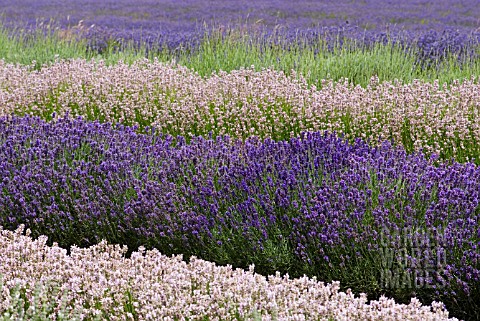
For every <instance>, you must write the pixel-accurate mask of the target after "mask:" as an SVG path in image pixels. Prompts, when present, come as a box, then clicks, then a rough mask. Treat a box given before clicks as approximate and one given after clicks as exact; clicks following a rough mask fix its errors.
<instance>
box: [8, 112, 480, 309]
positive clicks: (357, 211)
mask: <svg viewBox="0 0 480 321" xmlns="http://www.w3.org/2000/svg"><path fill="white" fill-rule="evenodd" d="M151 131H154V130H153V129H151ZM0 133H1V134H0V143H1V148H0V159H1V167H0V171H1V177H3V180H2V182H1V183H0V189H1V191H2V194H1V198H0V225H2V226H4V227H5V228H8V229H14V228H16V227H17V226H18V225H19V224H25V225H26V226H27V227H28V228H30V229H32V234H33V235H34V236H39V235H47V236H49V237H50V238H51V240H52V241H55V242H58V243H59V244H60V245H61V246H64V247H69V246H71V245H73V244H76V245H79V246H89V245H92V244H96V243H98V242H99V241H101V240H102V239H106V240H108V241H109V242H113V243H116V244H126V245H128V246H129V248H130V249H136V248H138V246H141V245H143V246H146V247H148V248H152V247H155V248H158V249H159V250H160V251H162V253H165V254H177V253H182V254H184V255H185V256H186V257H188V256H190V255H196V256H199V257H201V258H203V259H207V260H211V261H214V262H217V263H219V264H231V265H233V266H235V267H246V266H248V265H249V264H252V263H253V264H255V266H256V268H257V271H258V272H260V273H262V274H271V273H275V271H281V272H283V273H289V275H291V276H294V277H296V276H301V275H303V274H307V275H311V276H313V275H315V276H317V277H318V278H319V279H321V280H325V281H327V282H329V281H331V280H340V281H341V282H342V284H344V286H346V287H352V288H354V289H355V290H356V291H362V292H366V293H369V295H371V296H375V295H377V296H378V295H380V293H385V292H384V291H385V289H384V288H382V285H381V284H380V283H381V282H379V277H380V276H379V274H380V273H381V271H382V270H383V269H384V267H382V266H383V265H384V264H385V263H384V262H383V261H382V255H384V253H383V252H382V251H383V250H382V244H383V246H384V247H388V248H393V249H396V250H399V249H401V248H402V244H399V241H398V237H396V236H398V235H400V233H401V232H402V231H403V230H404V229H405V228H407V229H408V228H411V229H416V230H415V231H416V232H417V233H419V234H420V235H427V236H429V235H436V236H437V239H438V238H440V240H441V243H440V245H439V247H441V249H442V251H443V252H444V255H445V264H444V265H445V266H444V267H443V268H444V269H442V270H441V271H439V273H438V275H437V278H439V280H437V281H441V282H442V286H443V288H441V289H440V288H435V287H433V285H435V284H431V285H432V287H431V288H426V289H423V288H422V289H419V290H418V292H417V293H415V294H416V295H418V296H419V297H420V298H421V299H422V300H425V301H428V300H432V299H435V298H442V300H443V301H444V302H445V303H446V304H447V306H448V307H449V309H451V308H453V310H454V311H457V312H459V311H463V312H465V311H466V310H467V309H472V311H473V310H474V309H475V308H476V307H475V304H474V303H472V302H471V301H468V298H471V297H473V298H475V297H478V295H479V294H478V288H479V287H478V282H479V278H480V275H479V265H478V259H479V256H480V253H479V251H478V248H477V245H478V242H479V239H478V235H479V234H478V233H479V229H478V224H477V222H478V214H479V204H478V203H479V199H480V198H479V190H478V185H479V179H480V171H479V170H478V168H477V167H476V166H475V165H473V164H471V163H466V164H460V163H452V164H450V165H448V164H446V163H439V164H436V163H435V161H434V160H433V159H426V158H425V157H424V156H423V155H422V154H411V155H407V154H406V153H405V151H404V150H403V149H401V148H396V147H392V146H391V145H390V144H389V143H384V144H382V145H381V146H379V147H377V148H372V147H369V146H368V145H367V144H366V143H364V142H362V141H361V140H357V141H356V142H355V144H353V145H352V144H348V143H347V142H345V141H343V140H342V139H340V138H337V137H336V136H335V135H329V134H321V133H318V132H317V133H314V132H312V133H305V134H304V135H303V136H302V137H301V138H292V139H290V140H289V141H279V142H276V141H273V140H270V139H266V140H264V141H261V140H259V139H258V138H255V137H252V138H249V139H247V140H246V141H245V142H242V141H237V140H231V139H229V138H228V137H226V136H219V137H217V138H215V139H208V138H202V137H193V138H192V141H191V143H190V144H186V142H185V139H184V138H182V137H178V138H172V137H171V136H162V135H156V134H154V133H150V134H138V133H136V132H135V130H134V129H133V128H130V127H122V126H118V128H116V129H112V128H111V126H110V125H109V124H103V125H102V124H100V123H98V122H94V123H87V122H85V121H82V120H81V119H76V120H70V119H68V118H62V119H59V120H58V121H56V122H51V123H45V122H44V121H42V120H40V119H38V118H30V117H26V118H18V117H11V118H2V119H1V122H0ZM381 233H383V234H382V235H383V236H382V238H380V236H381ZM422 233H423V234H422ZM380 240H382V242H383V243H380ZM437 241H438V240H437ZM422 251H423V252H422V254H421V255H418V254H416V255H410V257H409V258H408V260H409V262H410V261H412V262H413V261H415V262H417V263H418V264H420V265H422V266H424V265H427V264H432V262H430V261H431V259H432V256H434V255H438V253H437V252H435V251H438V249H432V248H430V247H427V248H425V249H423V250H422ZM425 251H430V252H429V253H430V254H428V255H425V253H424V252H425ZM401 260H402V258H396V259H395V260H394V261H395V262H396V263H395V264H398V265H399V266H400V269H402V266H404V264H403V265H402V262H401ZM442 262H443V261H442ZM402 272H406V271H403V270H402ZM453 276H454V277H453ZM425 282H427V281H425ZM428 282H434V281H428ZM387 292H388V291H387ZM453 293H455V295H453ZM388 294H390V295H392V296H394V297H396V298H397V299H400V300H401V299H404V300H405V299H406V298H409V297H410V296H412V295H414V290H413V289H412V288H411V287H407V288H399V289H393V290H392V291H390V292H388ZM453 298H455V299H453ZM449 300H450V301H449ZM462 300H465V302H462ZM455 304H459V306H455ZM462 309H463V310H462Z"/></svg>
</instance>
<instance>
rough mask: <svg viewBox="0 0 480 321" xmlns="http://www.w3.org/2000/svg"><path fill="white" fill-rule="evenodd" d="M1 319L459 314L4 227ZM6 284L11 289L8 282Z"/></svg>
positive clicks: (439, 316) (310, 281)
mask: <svg viewBox="0 0 480 321" xmlns="http://www.w3.org/2000/svg"><path fill="white" fill-rule="evenodd" d="M0 233H1V234H0V257H2V258H3V262H7V265H4V264H2V265H0V276H2V277H1V278H0V319H1V320H52V319H55V320H70V321H72V320H112V321H113V320H152V321H156V320H160V319H161V320H329V321H330V320H348V321H351V320H359V321H360V320H399V319H402V320H432V321H433V320H437V321H438V320H456V319H448V312H446V311H445V310H444V307H443V305H442V304H441V303H437V302H434V303H433V304H432V307H425V306H422V305H421V304H420V302H419V301H418V300H417V299H412V300H411V302H410V304H408V305H403V304H396V303H395V301H394V300H392V299H387V298H385V297H382V298H380V300H378V301H373V302H370V303H369V304H367V298H366V296H365V295H361V296H360V297H355V296H354V294H353V293H352V292H351V291H347V292H346V293H345V292H339V284H338V282H334V283H332V284H328V285H325V284H324V283H322V282H317V280H316V279H315V278H313V279H311V278H307V277H302V278H299V279H290V278H289V277H288V276H283V277H282V276H281V275H280V274H278V273H277V274H276V275H271V276H268V278H266V277H264V276H261V275H259V274H255V273H254V272H253V268H254V267H253V266H251V267H250V269H249V271H244V270H242V269H236V270H233V269H232V267H231V266H224V267H221V266H216V265H215V264H213V263H210V262H206V261H203V260H199V259H197V258H191V259H190V262H189V263H186V262H185V261H182V257H181V256H176V257H167V256H164V255H162V254H161V253H160V252H159V251H158V250H153V251H145V249H142V248H140V249H139V250H138V252H134V253H132V255H131V257H130V258H128V259H125V258H124V257H123V255H124V254H125V248H122V247H120V246H118V245H116V246H113V245H108V244H107V243H106V242H101V243H99V244H97V245H95V246H92V247H90V248H86V249H80V248H77V247H74V248H72V249H71V253H70V255H67V254H66V251H65V249H62V248H59V247H58V246H53V247H48V246H47V245H46V237H43V236H42V237H40V238H38V239H36V240H32V238H31V237H30V236H29V231H28V230H27V233H26V235H22V233H23V227H22V226H20V227H19V228H18V229H17V230H16V231H14V232H12V231H5V230H1V229H0ZM5 290H6V291H5Z"/></svg>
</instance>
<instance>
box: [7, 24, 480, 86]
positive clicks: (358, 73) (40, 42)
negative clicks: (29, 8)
mask: <svg viewBox="0 0 480 321" xmlns="http://www.w3.org/2000/svg"><path fill="white" fill-rule="evenodd" d="M12 34H15V35H16V36H12ZM45 34H46V35H45ZM262 39H263V40H262ZM269 40H272V41H265V38H264V36H263V35H262V34H257V35H247V34H245V33H241V32H239V31H235V30H230V31H229V32H228V33H227V34H226V35H222V34H221V33H220V32H213V33H210V34H209V35H205V37H204V39H203V40H202V41H201V43H200V46H199V47H198V48H195V49H192V48H188V47H185V48H175V49H174V50H170V49H167V48H164V49H162V50H147V49H146V48H145V46H140V47H138V46H135V45H134V44H133V43H126V44H121V43H120V42H118V41H114V40H112V41H108V42H107V46H106V47H105V49H103V50H102V51H101V52H100V53H98V52H94V51H93V50H90V49H89V46H88V44H87V41H86V40H85V39H84V38H81V37H78V36H76V33H75V32H69V31H68V30H67V31H65V30H52V29H49V28H47V30H46V31H45V30H44V31H42V30H38V31H37V32H36V33H34V34H33V35H32V34H30V35H28V36H27V35H26V34H25V33H22V30H16V31H14V32H13V33H12V32H11V31H10V30H8V29H7V28H5V27H1V26H0V58H3V59H4V60H5V61H6V62H11V63H19V64H23V65H30V64H32V63H33V64H34V65H35V67H36V68H37V69H39V68H41V66H42V65H43V64H49V63H52V62H54V61H56V60H58V59H68V58H85V59H102V60H104V61H105V62H106V63H107V65H111V64H116V63H117V62H119V61H124V62H127V63H132V62H134V61H136V60H138V59H140V58H144V57H147V58H149V59H151V60H153V59H154V58H155V57H156V58H157V59H158V60H159V61H164V62H168V61H172V60H175V61H176V62H177V63H179V64H181V65H184V66H186V67H188V68H190V69H193V70H195V71H196V72H198V73H199V74H200V75H202V76H207V75H211V73H212V72H214V71H220V70H223V71H227V72H229V71H232V70H236V69H239V68H241V67H248V66H252V65H253V66H255V69H256V70H261V69H262V68H272V67H273V68H274V69H275V70H282V71H284V72H285V73H287V74H290V73H291V71H292V70H294V71H295V72H296V73H297V74H302V75H304V77H305V78H306V80H307V82H308V83H309V84H314V85H316V86H317V87H320V86H321V82H320V79H325V78H330V79H333V80H340V79H342V78H347V79H349V81H351V82H353V83H354V84H360V85H362V86H367V85H368V83H369V82H370V79H371V77H372V76H374V75H376V76H378V77H379V80H380V81H386V80H393V79H401V80H402V81H403V82H404V83H410V82H412V81H413V80H414V79H420V80H425V81H433V80H435V79H438V80H439V82H440V84H443V83H451V82H453V81H454V80H455V79H465V78H468V79H469V78H471V77H472V76H474V75H478V74H479V73H480V61H479V60H473V61H469V62H468V63H465V64H463V65H461V64H459V63H458V60H459V57H457V56H456V55H453V54H447V56H446V58H445V59H442V60H441V61H436V62H434V63H433V64H432V66H430V67H425V68H421V67H420V66H419V64H418V63H417V61H418V59H417V57H418V49H416V48H415V47H412V48H411V49H409V50H405V49H403V48H401V47H400V46H398V45H394V44H386V45H384V44H380V43H378V44H376V45H373V46H371V47H369V48H366V47H364V48H363V49H359V48H358V46H357V45H356V44H355V43H353V44H351V46H349V45H344V46H342V47H340V46H337V47H335V48H333V50H327V49H326V48H327V45H326V42H325V41H324V40H323V39H322V38H318V41H317V42H315V43H313V44H308V45H307V44H302V39H297V41H296V42H297V43H298V44H295V45H292V44H289V45H288V50H285V47H286V46H287V44H286V42H285V41H286V40H285V39H282V38H281V36H278V35H277V36H271V38H270V39H269ZM339 40H340V39H339ZM344 41H345V40H344ZM344 41H343V42H344ZM273 43H277V45H274V44H273ZM119 48H123V49H122V50H119Z"/></svg>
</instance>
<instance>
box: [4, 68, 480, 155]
mask: <svg viewBox="0 0 480 321" xmlns="http://www.w3.org/2000/svg"><path fill="white" fill-rule="evenodd" d="M295 76H296V75H294V77H289V76H286V75H285V74H284V73H282V72H277V71H273V70H269V69H266V70H262V71H254V70H253V69H250V68H249V69H240V70H237V71H232V72H231V73H225V72H220V73H215V74H212V75H211V76H210V77H201V76H199V75H198V74H196V73H194V72H192V71H190V70H189V69H187V68H185V67H182V66H179V65H173V64H163V63H160V62H158V61H154V62H149V61H148V60H143V61H137V62H135V63H133V65H128V64H124V63H118V64H116V65H112V66H106V65H105V64H103V63H102V62H98V63H96V62H93V61H92V62H87V61H85V60H71V61H62V62H58V63H56V64H53V65H51V66H49V67H45V68H43V69H42V70H39V71H32V70H30V68H29V67H27V66H23V67H22V66H14V65H10V64H6V63H4V62H1V61H0V113H1V114H2V115H11V114H16V115H25V114H28V115H35V116H40V117H42V118H43V119H45V120H51V119H52V117H54V115H57V116H60V117H63V116H65V115H67V114H68V115H69V116H71V117H77V116H82V117H84V118H85V119H86V120H89V121H93V120H100V121H101V122H111V123H121V124H124V125H132V126H137V127H138V129H139V130H140V131H144V130H145V128H148V127H152V126H154V127H155V128H156V129H157V131H159V132H162V133H166V134H170V135H173V136H176V135H182V136H185V137H186V138H187V140H189V139H190V137H191V136H199V135H203V136H207V135H209V134H212V135H213V137H216V136H218V135H229V136H231V137H232V138H240V139H243V140H244V139H247V138H248V137H249V136H253V135H254V136H258V137H260V138H267V137H268V138H272V139H274V140H286V139H289V138H290V137H294V136H298V135H299V134H300V133H301V132H303V131H323V130H328V131H330V132H337V133H339V134H342V135H343V136H344V137H345V138H346V139H348V140H349V141H351V142H352V141H353V140H355V139H356V138H362V139H364V140H369V141H370V142H371V144H373V145H376V144H379V143H381V142H383V141H384V140H390V141H393V142H394V144H398V145H403V146H404V148H405V149H406V151H407V152H413V151H419V150H423V151H424V152H425V153H427V154H428V155H430V154H432V153H436V154H438V155H439V156H440V158H441V159H447V160H448V159H450V158H455V159H456V160H457V161H459V162H464V161H475V162H478V161H480V149H479V146H480V144H479V142H480V127H479V123H478V121H477V119H478V117H479V111H480V105H479V104H480V96H479V95H480V86H479V84H478V81H477V80H476V79H475V78H472V79H471V80H465V81H464V82H462V83H460V82H458V81H455V82H453V83H452V84H450V86H447V85H445V84H444V85H443V86H441V85H440V84H439V83H438V82H433V83H428V82H421V81H414V82H413V83H411V84H401V83H400V82H398V81H395V82H379V79H378V78H375V77H373V78H372V79H371V81H370V84H369V85H368V86H367V88H363V87H361V86H358V85H357V86H354V85H353V84H351V83H349V82H348V80H344V81H339V82H335V81H333V80H322V81H321V84H322V85H321V88H316V87H315V86H313V85H312V86H309V85H308V83H307V82H306V81H305V80H304V79H303V78H302V77H301V76H296V77H295Z"/></svg>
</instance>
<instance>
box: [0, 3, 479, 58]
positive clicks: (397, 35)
mask: <svg viewBox="0 0 480 321" xmlns="http://www.w3.org/2000/svg"><path fill="white" fill-rule="evenodd" d="M479 7H480V6H478V3H477V1H476V0H464V1H461V2H457V3H456V4H455V5H452V3H451V1H448V0H442V1H434V2H419V1H414V0H407V1H401V2H396V3H394V4H392V2H385V1H350V0H339V1H335V2H331V1H313V2H312V1H306V0H300V1H295V2H289V1H275V2H272V1H268V0H260V1H254V2H252V1H232V0H230V1H221V2H218V1H216V2H212V1H209V0H188V1H182V2H178V1H172V0H169V1H161V2H157V1H151V0H140V1H135V2H132V1H129V0H121V1H114V2H105V1H101V2H92V1H86V0H81V1H61V5H52V2H51V1H33V0H19V1H15V2H12V1H5V0H0V14H1V13H3V15H4V19H3V20H4V23H5V24H7V25H10V26H11V25H16V26H19V25H20V26H22V27H23V26H24V25H27V29H28V28H35V27H37V26H38V24H39V23H43V24H46V23H49V22H50V20H51V19H54V20H55V21H56V22H57V23H58V24H59V27H60V28H62V29H67V30H75V29H76V27H78V26H79V25H81V26H82V27H84V28H85V30H86V31H87V33H86V35H87V38H89V39H90V40H92V42H91V45H92V47H93V48H94V49H96V50H102V48H104V47H105V46H106V45H107V43H108V42H109V41H115V40H131V41H133V42H136V43H146V44H147V46H158V45H164V44H167V45H168V46H169V47H170V48H178V47H179V46H183V47H185V46H186V45H193V46H196V45H198V43H199V41H200V39H201V38H202V37H203V35H204V33H205V31H208V30H211V28H207V30H204V28H203V27H204V24H206V25H208V26H210V27H213V26H217V27H220V28H223V29H225V27H227V26H235V27H236V28H238V27H240V28H247V29H249V30H250V31H253V30H257V31H258V30H262V31H263V32H264V33H265V35H266V37H267V38H268V36H270V35H272V34H273V33H275V32H280V33H282V34H283V35H284V36H285V38H286V41H287V43H288V42H292V41H293V42H295V41H297V40H298V38H299V35H300V38H302V41H305V42H307V43H308V42H312V41H316V40H317V39H318V37H319V35H321V36H322V37H326V38H328V39H330V40H332V41H334V40H338V39H339V38H340V39H342V38H343V37H346V38H350V39H356V40H357V41H360V42H362V43H363V42H364V43H367V44H368V43H372V42H378V41H385V40H386V39H387V36H388V37H390V38H391V39H392V40H393V41H397V42H398V41H401V42H404V41H406V42H408V43H410V42H412V41H414V42H415V43H416V44H418V46H419V47H420V48H421V54H422V55H424V56H428V57H429V58H431V59H433V60H435V58H437V56H438V55H439V54H440V53H443V52H445V51H450V52H456V53H466V52H470V53H472V54H473V52H474V51H475V49H474V48H473V46H474V45H475V44H476V45H478V41H479V40H480V39H479V37H480V22H479V20H478V17H479V16H480V9H479ZM79 23H80V24H79ZM421 58H425V57H421Z"/></svg>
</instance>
